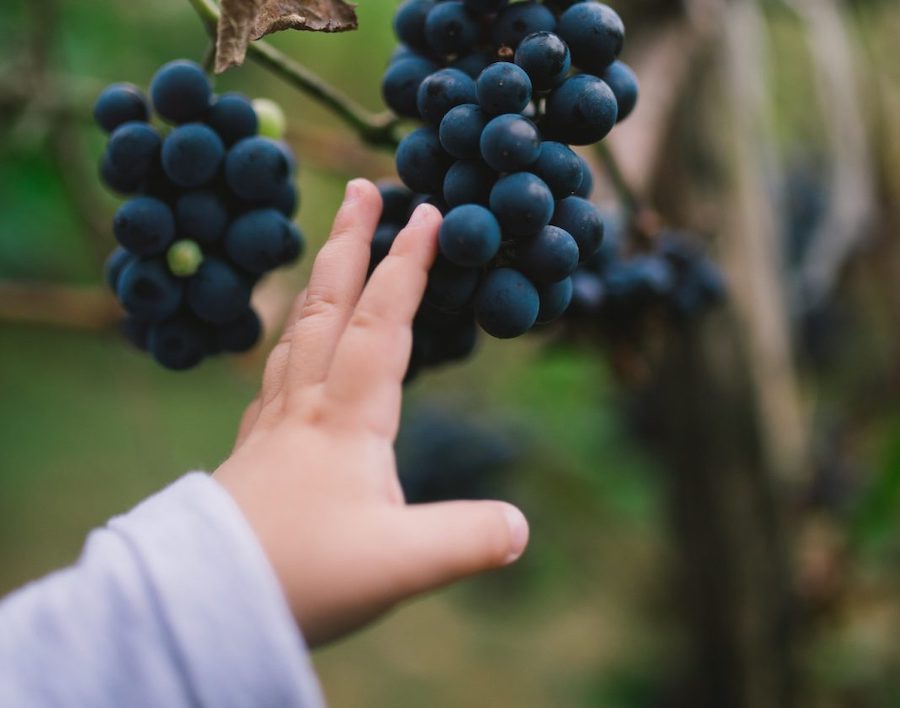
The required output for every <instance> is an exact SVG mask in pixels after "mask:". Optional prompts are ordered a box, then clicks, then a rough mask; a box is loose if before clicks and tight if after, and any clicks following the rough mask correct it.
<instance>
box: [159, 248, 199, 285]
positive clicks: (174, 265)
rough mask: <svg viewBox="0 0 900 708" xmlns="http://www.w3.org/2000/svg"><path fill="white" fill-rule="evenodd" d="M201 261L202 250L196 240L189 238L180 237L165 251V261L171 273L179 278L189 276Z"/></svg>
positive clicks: (195, 270) (194, 271)
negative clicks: (180, 238) (179, 239)
mask: <svg viewBox="0 0 900 708" xmlns="http://www.w3.org/2000/svg"><path fill="white" fill-rule="evenodd" d="M202 262H203V250H202V249H201V248H200V246H198V245H197V242H196V241H191V240H190V239H182V240H181V241H176V242H175V243H173V244H172V245H171V246H169V250H168V251H166V263H167V264H168V266H169V270H170V271H171V272H172V275H176V276H178V277H179V278H189V277H190V276H192V275H193V274H194V273H196V272H197V269H198V268H200V264H201V263H202Z"/></svg>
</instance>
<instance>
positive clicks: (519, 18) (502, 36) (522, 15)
mask: <svg viewBox="0 0 900 708" xmlns="http://www.w3.org/2000/svg"><path fill="white" fill-rule="evenodd" d="M555 29H556V16H555V15H554V14H553V12H551V11H550V10H549V9H548V8H546V7H544V6H543V5H541V4H540V3H537V2H517V3H513V4H512V5H507V6H506V7H504V8H503V9H502V10H500V12H499V13H498V14H497V19H496V20H495V21H494V24H493V26H492V27H491V42H492V43H493V44H494V46H495V47H509V48H510V49H515V48H516V47H518V46H519V42H521V41H522V40H523V39H525V37H527V36H528V35H530V34H534V33H535V32H552V31H553V30H555Z"/></svg>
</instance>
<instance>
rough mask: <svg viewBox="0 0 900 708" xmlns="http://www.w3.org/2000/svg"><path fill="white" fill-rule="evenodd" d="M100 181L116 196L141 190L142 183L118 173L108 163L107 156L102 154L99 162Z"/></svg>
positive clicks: (110, 163)
mask: <svg viewBox="0 0 900 708" xmlns="http://www.w3.org/2000/svg"><path fill="white" fill-rule="evenodd" d="M100 180H101V181H102V182H103V184H105V185H106V186H107V187H109V188H110V189H111V190H113V191H114V192H116V193H117V194H123V195H128V194H134V193H135V192H137V191H138V190H139V189H140V188H141V183H142V181H141V180H140V179H135V178H134V177H131V176H129V175H126V174H122V173H121V172H119V171H118V170H117V169H116V168H115V167H114V166H113V164H112V162H110V159H109V155H108V154H107V153H104V154H103V157H102V159H101V160H100Z"/></svg>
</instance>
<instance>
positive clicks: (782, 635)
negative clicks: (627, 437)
mask: <svg viewBox="0 0 900 708" xmlns="http://www.w3.org/2000/svg"><path fill="white" fill-rule="evenodd" d="M689 5H691V6H693V7H692V8H689V9H691V10H692V11H693V14H694V16H695V17H699V18H701V24H700V25H698V24H697V20H696V19H695V20H694V21H693V25H694V32H695V35H696V38H697V42H696V44H697V45H698V46H695V47H694V51H693V53H692V54H693V58H692V60H691V66H690V69H689V70H688V71H686V72H685V71H679V70H678V69H675V70H673V71H672V72H666V75H667V76H672V75H675V76H683V77H684V81H683V82H681V83H680V87H679V90H678V91H677V95H678V98H679V100H678V103H677V105H675V106H673V107H672V109H671V112H670V113H671V114H674V116H675V118H674V120H669V121H666V122H665V124H666V126H667V128H666V130H667V133H666V135H667V140H666V141H659V139H658V136H656V137H655V138H654V139H656V140H657V142H658V143H659V144H661V145H664V149H663V152H662V154H661V155H660V153H657V154H656V159H655V161H654V164H655V165H656V166H658V168H656V169H654V167H653V165H651V166H649V167H648V166H647V165H638V164H631V165H629V166H628V171H629V174H630V176H631V179H632V181H633V182H634V181H635V180H636V181H637V185H636V186H637V188H638V189H639V190H640V191H642V192H643V193H645V194H647V193H652V194H653V196H654V199H652V200H651V203H654V204H657V205H659V207H660V210H661V211H662V213H664V214H666V216H668V217H670V218H672V220H673V221H674V222H675V223H679V222H681V223H685V224H689V225H691V226H693V227H695V228H696V227H698V226H700V227H701V228H705V229H709V230H712V231H715V232H716V234H717V239H716V245H717V251H718V254H719V256H720V260H721V262H722V264H723V267H724V268H725V271H726V273H727V276H728V279H729V289H730V303H729V309H728V311H727V312H726V313H721V314H719V315H718V316H716V317H711V318H709V320H708V321H707V322H705V323H703V324H699V325H695V326H691V327H687V328H685V329H683V330H682V331H680V332H678V333H676V334H675V335H673V336H672V338H671V340H670V341H669V342H668V346H667V347H666V351H665V356H663V357H661V358H660V360H659V363H658V365H657V366H656V367H655V369H653V372H652V374H651V376H650V380H649V382H648V383H647V385H646V386H645V388H644V389H643V391H642V392H641V394H640V396H639V406H638V409H637V415H636V422H637V423H638V427H639V430H640V433H641V435H642V437H644V438H645V439H646V440H647V441H648V442H649V444H650V445H651V446H652V448H653V449H654V450H655V452H656V454H657V456H658V457H659V459H660V460H661V462H662V463H663V465H664V467H665V469H666V471H667V473H668V474H669V480H668V483H669V485H670V493H669V501H670V514H671V519H672V525H673V532H674V537H673V545H674V546H675V549H676V567H675V569H674V578H673V579H674V585H675V588H676V598H677V608H678V610H679V611H680V612H681V615H682V617H683V619H684V623H685V625H686V630H687V645H688V646H687V648H688V651H687V655H686V656H685V657H684V665H683V667H682V669H683V675H682V677H683V683H682V684H681V685H680V686H679V688H680V690H679V691H678V692H677V697H676V700H675V704H676V705H678V706H682V705H683V706H691V708H782V707H783V708H787V707H788V706H794V705H796V703H797V693H798V686H797V679H796V670H795V666H794V650H795V644H796V637H797V630H798V627H797V621H798V617H799V613H798V611H797V609H798V608H797V606H796V603H795V602H794V599H793V597H794V593H793V589H792V579H791V564H790V562H789V555H790V550H789V544H788V540H787V533H786V529H785V526H784V514H783V511H784V510H783V508H782V506H781V505H782V504H785V503H786V502H787V500H789V499H790V498H791V495H792V493H793V492H795V491H796V490H797V489H798V488H801V487H802V486H803V485H804V484H805V482H806V475H807V466H808V465H807V459H806V456H807V454H808V421H807V416H806V411H805V410H804V408H803V405H802V402H801V398H800V392H799V385H798V382H797V377H796V372H795V370H794V362H793V354H792V342H791V337H790V327H789V321H788V308H787V297H786V293H785V292H784V285H783V269H782V264H781V253H780V246H779V241H778V239H779V233H778V224H777V207H776V205H775V204H774V201H773V195H772V191H773V190H772V186H773V182H772V178H773V176H774V175H776V174H777V165H776V164H775V160H774V159H773V155H774V150H773V146H772V131H771V130H770V126H769V125H768V123H767V114H768V108H769V107H768V106H767V105H766V101H767V100H768V96H769V95H770V94H769V91H768V86H767V67H766V62H765V57H766V56H767V51H766V43H765V40H766V34H765V27H764V23H763V20H762V17H761V13H760V10H759V7H758V6H757V4H756V2H755V0H728V1H726V0H721V1H720V2H715V1H714V0H696V1H695V2H691V3H689ZM649 64H650V62H648V65H649ZM642 83H644V84H645V85H647V84H646V82H644V81H643V77H642ZM651 85H652V84H651ZM644 96H645V97H646V98H648V99H649V100H650V101H651V102H652V101H653V94H649V95H648V94H647V93H645V94H644ZM644 108H645V109H647V110H648V112H653V109H654V108H655V106H651V107H650V108H649V109H648V108H647V106H646V105H645V106H644ZM626 125H627V124H626ZM675 136H678V137H679V139H677V140H676V139H673V138H674V137H675ZM685 136H687V137H685ZM631 139H632V141H634V140H640V139H641V138H640V137H639V136H638V135H634V134H633V135H632V136H631ZM613 140H614V141H615V136H614V138H613ZM616 147H619V148H620V149H619V150H618V152H620V153H621V152H623V151H624V150H632V151H635V152H642V153H647V152H649V151H642V150H638V149H636V148H634V147H633V145H628V146H626V145H619V146H617V145H616V144H615V142H614V144H613V148H616ZM786 492H787V493H786Z"/></svg>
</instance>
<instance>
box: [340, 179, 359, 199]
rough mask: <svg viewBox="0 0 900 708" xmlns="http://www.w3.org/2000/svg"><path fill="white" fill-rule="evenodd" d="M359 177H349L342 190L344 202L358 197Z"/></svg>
mask: <svg viewBox="0 0 900 708" xmlns="http://www.w3.org/2000/svg"><path fill="white" fill-rule="evenodd" d="M361 182H362V180H361V179H351V180H350V181H349V182H347V188H346V189H345V190H344V204H349V203H350V202H355V201H356V200H357V199H358V198H359V194H360V184H361Z"/></svg>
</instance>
